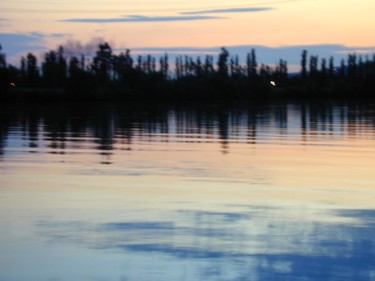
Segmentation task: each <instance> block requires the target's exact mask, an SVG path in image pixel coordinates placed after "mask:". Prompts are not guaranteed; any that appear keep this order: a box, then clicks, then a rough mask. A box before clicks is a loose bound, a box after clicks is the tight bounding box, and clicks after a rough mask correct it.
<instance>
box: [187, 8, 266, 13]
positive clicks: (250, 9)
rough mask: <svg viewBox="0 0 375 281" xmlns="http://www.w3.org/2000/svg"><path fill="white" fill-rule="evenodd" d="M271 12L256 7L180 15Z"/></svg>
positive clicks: (202, 11)
mask: <svg viewBox="0 0 375 281" xmlns="http://www.w3.org/2000/svg"><path fill="white" fill-rule="evenodd" d="M270 10H273V8H269V7H258V8H231V9H213V10H201V11H192V12H182V13H181V14H182V15H201V14H219V13H220V14H221V13H255V12H265V11H270Z"/></svg>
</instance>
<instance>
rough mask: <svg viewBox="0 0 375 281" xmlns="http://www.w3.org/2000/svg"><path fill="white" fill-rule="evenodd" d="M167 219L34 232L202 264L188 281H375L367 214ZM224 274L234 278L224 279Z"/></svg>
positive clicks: (259, 212) (263, 212) (190, 214)
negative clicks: (335, 220) (374, 279)
mask: <svg viewBox="0 0 375 281" xmlns="http://www.w3.org/2000/svg"><path fill="white" fill-rule="evenodd" d="M169 215H170V214H169ZM173 216H174V219H173V220H170V221H169V220H161V221H131V220H129V221H122V222H103V223H92V224H89V223H85V222H79V221H72V222H49V221H43V222H39V224H38V229H39V233H40V235H42V236H43V237H45V238H47V239H48V241H50V242H51V243H63V244H65V243H81V244H82V243H83V244H84V245H86V246H87V247H89V248H93V249H96V250H98V251H101V250H115V251H121V252H122V251H123V252H124V253H127V254H129V253H133V254H140V255H152V257H153V259H157V260H165V262H166V263H167V264H168V263H171V264H173V263H175V262H182V261H190V262H191V264H192V266H193V265H194V262H204V264H205V267H204V268H200V269H199V270H197V269H198V268H191V270H192V272H195V274H197V275H196V276H194V278H195V280H249V277H250V276H251V278H252V279H251V280H371V278H372V277H373V276H374V267H373V261H374V260H375V243H374V242H375V239H374V237H373V235H371V234H372V233H375V221H374V219H373V218H374V217H375V211H373V210H332V211H324V212H323V211H321V210H315V211H314V210H304V209H299V210H298V209H296V210H294V212H290V210H287V209H283V208H268V207H267V208H266V207H257V208H251V209H247V210H244V211H242V212H237V213H231V212H228V213H226V212H209V211H187V210H183V211H178V212H176V213H174V214H173ZM176 216H177V218H176ZM165 217H168V216H165ZM330 217H331V218H332V217H335V218H338V220H337V221H341V223H340V222H339V223H337V222H336V223H334V222H332V221H331V220H330V219H329V218H330ZM304 218H305V219H304ZM139 266H142V265H139ZM129 270H130V271H129V274H130V275H131V269H129ZM233 270H235V271H233ZM228 272H230V274H229V273H228ZM228 274H229V275H230V276H232V275H234V277H235V278H229V279H226V278H225V276H229V275H228ZM129 280H130V279H129Z"/></svg>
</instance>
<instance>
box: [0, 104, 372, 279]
mask: <svg viewBox="0 0 375 281" xmlns="http://www.w3.org/2000/svg"><path fill="white" fill-rule="evenodd" d="M374 110H375V104H374V103H372V102H349V101H348V102H340V103H336V102H326V103H318V102H315V103H312V104H308V103H271V104H253V105H251V104H241V105H226V106H224V105H217V104H207V105H185V106H168V105H157V106H156V105H155V106H151V105H147V106H145V105H140V104H130V105H125V104H104V105H103V104H102V105H100V104H67V105H64V106H57V105H53V104H47V105H15V104H13V105H1V106H0V225H1V227H0V280H1V281H24V280H28V281H47V280H48V281H52V280H53V281H57V280H61V281H85V280H87V281H98V280H103V281H105V280H110V281H139V280H145V281H152V280H155V281H166V280H167V281H168V280H170V281H175V280H177V281H179V280H187V281H190V280H198V281H199V280H205V281H207V280H215V281H216V280H225V281H227V280H228V281H229V280H231V281H232V280H306V281H311V280H335V281H336V280H356V281H361V280H366V281H367V280H369V281H370V280H375V111H374Z"/></svg>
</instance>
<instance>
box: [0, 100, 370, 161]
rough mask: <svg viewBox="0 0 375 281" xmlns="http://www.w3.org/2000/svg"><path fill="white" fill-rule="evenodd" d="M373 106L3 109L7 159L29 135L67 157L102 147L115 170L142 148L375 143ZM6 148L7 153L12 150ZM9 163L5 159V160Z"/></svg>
mask: <svg viewBox="0 0 375 281" xmlns="http://www.w3.org/2000/svg"><path fill="white" fill-rule="evenodd" d="M373 108H374V107H373V104H371V103H360V102H357V103H356V102H346V103H343V102H341V103H335V102H331V103H329V102H325V103H277V104H260V105H259V104H256V105H254V104H242V105H235V106H230V105H210V104H208V105H196V104H195V105H191V106H189V105H188V106H169V105H159V106H155V105H146V106H145V105H140V104H131V105H129V104H119V105H114V104H104V105H103V104H88V105H86V104H82V105H77V104H67V105H65V106H57V105H48V106H38V105H32V106H23V107H20V106H13V107H12V106H10V105H8V107H5V108H3V109H2V110H1V117H2V118H1V124H2V125H1V135H0V151H1V152H0V154H1V155H3V154H4V153H6V151H7V150H6V146H7V141H9V134H11V132H12V131H13V130H14V129H15V128H17V129H20V130H21V131H22V132H23V133H22V134H23V140H24V142H23V143H22V144H19V145H20V146H21V147H28V148H29V149H28V151H29V152H31V153H32V152H36V149H34V148H37V147H41V148H44V149H46V151H47V153H51V154H64V153H67V151H68V153H70V152H72V150H77V149H95V150H96V151H97V153H98V155H100V160H99V161H100V162H101V163H102V164H111V163H112V161H113V160H112V155H113V153H114V152H115V151H119V150H120V151H121V150H122V151H125V150H128V151H130V150H132V149H133V147H132V144H133V143H134V142H135V143H139V142H145V143H147V142H149V143H150V142H159V143H160V142H165V143H168V142H173V143H179V142H184V143H218V144H219V145H220V146H218V147H217V148H218V149H220V150H221V151H222V152H223V153H230V150H231V144H233V143H244V144H252V145H254V144H257V143H258V144H259V143H260V144H262V143H276V144H278V143H281V142H284V143H286V144H287V142H285V141H288V140H291V141H295V140H300V143H301V144H302V145H312V144H315V143H316V142H320V145H322V144H324V143H325V142H326V143H327V145H329V144H330V142H331V141H332V140H335V139H340V138H342V137H343V136H345V137H348V138H353V139H355V138H356V137H357V136H360V137H361V138H364V137H365V138H367V139H371V140H372V139H374V137H375V133H374V127H375V114H374V111H373ZM4 150H5V151H4ZM1 157H3V156H1Z"/></svg>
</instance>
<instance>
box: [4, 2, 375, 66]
mask: <svg viewBox="0 0 375 281" xmlns="http://www.w3.org/2000/svg"><path fill="white" fill-rule="evenodd" d="M374 10H375V1H373V0H357V1H342V0H330V1H326V0H247V1H246V0H237V1H230V2H228V1H224V0H217V1H215V2H212V1H207V0H206V1H197V0H189V1H187V0H181V1H169V0H161V1H148V0H139V1H134V0H127V1H119V0H109V1H98V0H77V1H71V0H70V1H63V0H53V1H44V0H3V1H1V3H0V43H1V44H2V45H3V47H4V49H7V46H10V47H8V50H7V51H8V52H10V53H12V54H16V53H17V52H18V53H22V52H24V53H25V52H27V51H28V50H27V47H28V46H34V47H35V48H36V49H38V47H39V49H40V47H44V48H45V50H46V49H54V48H56V47H57V46H58V45H59V44H64V43H66V42H67V41H68V40H77V41H80V42H83V43H87V42H89V41H90V40H91V39H92V38H102V39H103V40H106V41H109V42H111V44H112V45H113V46H114V47H116V48H130V49H132V48H142V47H162V48H163V47H164V48H169V47H220V46H238V45H249V46H251V45H261V46H268V47H281V46H302V45H303V46H305V45H306V46H309V45H326V44H330V45H331V44H333V45H342V46H347V47H351V48H355V49H360V48H367V49H366V50H367V51H369V53H372V52H374V51H375V48H374V47H373V46H375V43H374V36H373V35H374V26H375V17H374V16H373V11H374ZM11 35H12V36H11ZM22 36H29V37H30V36H31V37H33V36H34V37H33V38H31V39H30V38H28V39H30V40H31V41H32V42H24V41H25V40H26V39H25V38H22ZM35 37H37V38H35ZM32 39H33V40H34V41H33V40H32ZM12 40H13V41H15V40H19V41H20V42H19V43H18V42H17V43H18V45H17V49H18V48H19V49H20V50H9V49H12V48H13V47H12V46H13V45H12V44H15V43H14V42H13V43H12ZM30 40H29V41H30ZM26 41H27V40H26ZM22 44H24V48H22ZM36 45H37V46H38V47H36ZM368 48H370V49H369V50H368ZM31 51H32V49H31ZM286 59H287V58H286Z"/></svg>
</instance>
